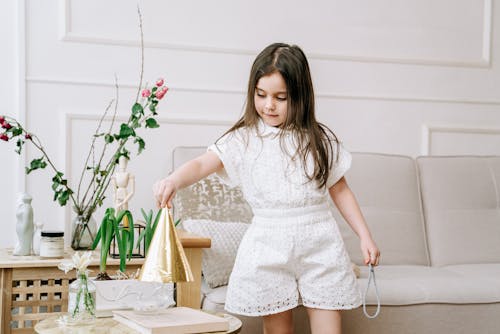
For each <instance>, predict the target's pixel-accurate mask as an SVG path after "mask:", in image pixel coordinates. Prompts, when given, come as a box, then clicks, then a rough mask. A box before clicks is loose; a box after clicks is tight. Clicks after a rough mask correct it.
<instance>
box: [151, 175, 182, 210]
mask: <svg viewBox="0 0 500 334" xmlns="http://www.w3.org/2000/svg"><path fill="white" fill-rule="evenodd" d="M176 192H177V188H176V186H175V184H174V182H173V181H172V180H170V179H169V178H168V177H167V178H164V179H163V180H160V181H157V182H156V183H155V184H154V185H153V195H154V197H155V200H156V205H157V206H158V207H159V208H164V207H165V206H167V207H168V208H171V207H172V199H173V198H174V196H175V193H176Z"/></svg>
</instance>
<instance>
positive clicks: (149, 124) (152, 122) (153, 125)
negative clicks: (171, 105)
mask: <svg viewBox="0 0 500 334" xmlns="http://www.w3.org/2000/svg"><path fill="white" fill-rule="evenodd" d="M146 127H147V128H158V127H160V125H159V124H158V123H157V122H156V119H154V118H148V119H146Z"/></svg>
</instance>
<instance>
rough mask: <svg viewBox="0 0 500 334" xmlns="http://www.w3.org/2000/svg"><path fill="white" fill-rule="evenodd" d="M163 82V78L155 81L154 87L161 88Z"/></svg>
mask: <svg viewBox="0 0 500 334" xmlns="http://www.w3.org/2000/svg"><path fill="white" fill-rule="evenodd" d="M164 82H165V80H163V78H160V79H158V80H157V81H156V86H157V87H161V86H163V83H164Z"/></svg>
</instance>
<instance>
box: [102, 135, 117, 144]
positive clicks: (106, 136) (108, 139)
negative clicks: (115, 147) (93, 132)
mask: <svg viewBox="0 0 500 334" xmlns="http://www.w3.org/2000/svg"><path fill="white" fill-rule="evenodd" d="M113 140H115V138H114V137H113V136H112V135H110V134H109V133H107V134H106V135H105V136H104V141H105V142H106V144H111V143H112V142H113Z"/></svg>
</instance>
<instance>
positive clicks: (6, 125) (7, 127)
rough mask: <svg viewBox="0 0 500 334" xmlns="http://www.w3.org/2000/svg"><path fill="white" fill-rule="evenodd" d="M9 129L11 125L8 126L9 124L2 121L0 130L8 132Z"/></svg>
mask: <svg viewBox="0 0 500 334" xmlns="http://www.w3.org/2000/svg"><path fill="white" fill-rule="evenodd" d="M11 127H12V125H10V124H9V123H7V122H5V120H4V122H3V123H2V128H4V129H7V130H9V129H10V128H11Z"/></svg>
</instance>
